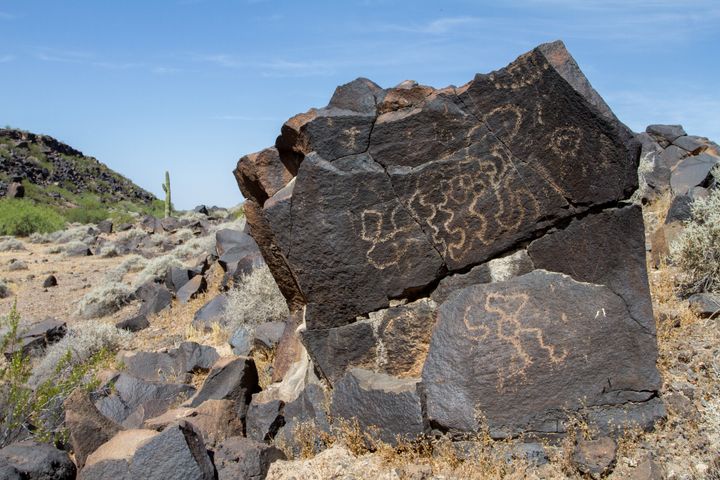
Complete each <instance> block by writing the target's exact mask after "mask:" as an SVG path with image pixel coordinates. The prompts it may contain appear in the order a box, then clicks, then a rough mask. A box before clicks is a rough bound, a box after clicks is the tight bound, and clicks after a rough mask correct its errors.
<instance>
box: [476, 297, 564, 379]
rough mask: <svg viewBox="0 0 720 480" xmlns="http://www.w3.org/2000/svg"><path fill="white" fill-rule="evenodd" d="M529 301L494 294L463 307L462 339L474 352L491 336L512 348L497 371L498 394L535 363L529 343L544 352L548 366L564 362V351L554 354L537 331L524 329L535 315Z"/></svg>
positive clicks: (540, 332)
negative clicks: (492, 317)
mask: <svg viewBox="0 0 720 480" xmlns="http://www.w3.org/2000/svg"><path fill="white" fill-rule="evenodd" d="M529 300H530V298H529V296H528V295H527V294H525V293H513V294H502V293H497V292H494V293H488V294H486V296H485V300H484V301H483V302H482V303H480V302H478V303H472V304H470V305H467V306H466V307H465V311H464V315H463V323H464V325H465V328H466V329H467V332H468V333H467V334H466V338H469V339H471V340H473V342H474V346H473V347H474V348H482V345H483V342H485V341H487V340H488V339H489V338H490V337H491V336H492V337H493V338H494V339H497V340H499V341H502V342H504V343H506V344H508V345H510V346H511V347H512V351H511V354H510V359H509V362H508V364H507V365H506V366H501V367H500V368H499V369H498V380H497V382H498V383H497V389H498V391H502V390H503V389H504V388H505V385H506V382H507V381H508V380H513V379H516V378H518V377H519V378H520V379H522V378H524V377H525V375H526V373H527V369H528V367H529V366H530V365H532V364H533V363H534V362H535V359H534V358H533V356H532V355H531V352H530V351H529V350H528V347H529V345H528V341H529V339H532V340H533V341H534V342H536V344H537V346H538V347H539V348H540V349H541V350H542V351H544V352H545V354H546V355H547V357H548V360H549V361H550V364H551V365H560V364H562V363H563V362H564V361H565V359H566V358H567V355H568V352H567V350H566V349H565V348H563V349H562V350H561V351H559V352H558V349H557V347H556V346H555V345H551V344H549V343H547V342H546V340H545V336H544V332H543V330H542V329H541V328H537V327H528V326H526V325H527V324H528V323H529V322H532V320H533V319H535V318H537V315H538V314H539V312H535V311H533V309H532V308H531V307H529V305H528V303H529ZM480 305H482V307H481V306H480ZM488 313H490V314H492V315H493V316H494V317H495V318H496V320H494V322H493V321H492V320H488V319H487V314H488ZM560 321H562V322H563V323H567V316H566V315H565V313H562V314H561V318H560Z"/></svg>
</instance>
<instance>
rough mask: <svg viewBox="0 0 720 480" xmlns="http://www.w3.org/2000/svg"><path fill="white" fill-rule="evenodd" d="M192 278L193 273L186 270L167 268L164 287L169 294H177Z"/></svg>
mask: <svg viewBox="0 0 720 480" xmlns="http://www.w3.org/2000/svg"><path fill="white" fill-rule="evenodd" d="M194 276H195V274H194V272H191V271H190V270H188V269H186V268H180V267H168V269H167V272H166V273H165V286H166V287H167V288H168V290H170V291H171V292H175V293H177V291H178V290H180V288H182V286H183V285H185V284H186V283H187V282H188V281H189V280H190V279H191V278H192V277H194Z"/></svg>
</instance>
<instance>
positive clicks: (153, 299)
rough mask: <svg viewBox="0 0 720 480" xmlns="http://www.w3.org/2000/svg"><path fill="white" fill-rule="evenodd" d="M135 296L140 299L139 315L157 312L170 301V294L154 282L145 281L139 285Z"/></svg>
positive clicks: (168, 304)
mask: <svg viewBox="0 0 720 480" xmlns="http://www.w3.org/2000/svg"><path fill="white" fill-rule="evenodd" d="M135 296H136V297H138V298H140V300H142V307H140V312H139V315H151V314H155V313H159V312H161V311H163V310H165V308H167V307H169V306H170V304H171V303H172V294H171V293H170V291H169V290H168V289H167V288H165V287H164V286H162V285H158V284H157V283H154V282H147V283H146V284H144V285H142V286H140V288H138V289H137V290H136V292H135Z"/></svg>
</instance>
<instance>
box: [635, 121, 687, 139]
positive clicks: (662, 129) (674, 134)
mask: <svg viewBox="0 0 720 480" xmlns="http://www.w3.org/2000/svg"><path fill="white" fill-rule="evenodd" d="M645 131H646V132H647V133H649V134H650V135H652V136H654V137H660V138H663V139H665V140H667V141H668V142H669V143H672V142H674V141H675V140H676V139H677V138H678V137H682V136H684V135H687V133H685V129H683V127H682V125H648V126H647V128H646V129H645Z"/></svg>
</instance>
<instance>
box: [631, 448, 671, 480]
mask: <svg viewBox="0 0 720 480" xmlns="http://www.w3.org/2000/svg"><path fill="white" fill-rule="evenodd" d="M626 478H627V480H662V479H663V475H662V471H661V469H660V466H659V465H658V464H657V463H656V462H655V460H654V459H653V457H652V455H651V454H650V453H646V454H644V455H641V457H640V458H639V459H638V463H637V466H636V467H635V468H634V469H632V470H631V471H629V472H628V475H627V477H626Z"/></svg>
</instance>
